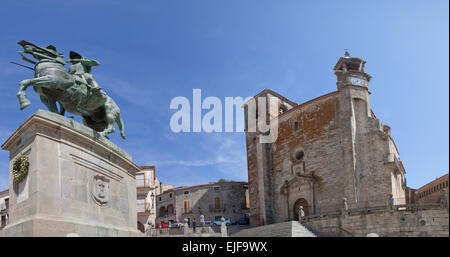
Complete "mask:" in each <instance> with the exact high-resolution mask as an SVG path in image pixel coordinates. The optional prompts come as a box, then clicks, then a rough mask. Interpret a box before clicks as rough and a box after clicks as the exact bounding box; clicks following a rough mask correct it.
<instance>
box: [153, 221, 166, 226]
mask: <svg viewBox="0 0 450 257" xmlns="http://www.w3.org/2000/svg"><path fill="white" fill-rule="evenodd" d="M168 227H169V223H165V222H164V221H161V225H160V224H156V225H155V228H168Z"/></svg>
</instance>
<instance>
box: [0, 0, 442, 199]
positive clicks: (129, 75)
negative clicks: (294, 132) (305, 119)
mask: <svg viewBox="0 0 450 257" xmlns="http://www.w3.org/2000/svg"><path fill="white" fill-rule="evenodd" d="M448 21H449V14H448V1H447V0H442V1H441V0H433V1H415V0H408V1H400V0H397V1H356V0H355V1H263V0H258V1H250V0H247V1H242V0H238V1H235V0H227V1H225V0H221V1H218V0H216V1H211V0H205V1H195V0H190V1H181V0H177V1H171V0H161V1H148V0H147V1H126V2H125V1H76V2H75V1H64V2H63V1H44V0H40V1H5V0H3V1H1V3H0V29H1V30H0V31H1V34H0V45H1V47H0V67H1V69H0V90H1V92H2V93H1V94H0V102H1V109H0V117H1V121H0V141H1V142H4V141H5V140H6V138H7V137H8V136H9V135H10V134H11V133H12V132H13V131H14V130H15V129H16V128H17V127H18V126H19V125H20V124H21V123H22V122H23V121H24V120H25V119H26V118H27V117H29V116H30V115H31V114H32V113H33V112H35V111H36V110H37V109H38V108H43V109H45V106H44V105H43V104H42V103H41V102H40V100H39V98H38V95H37V94H36V93H35V92H34V91H33V90H32V89H28V91H27V94H28V96H29V98H30V100H31V102H32V104H31V106H30V107H28V108H27V109H25V110H24V111H20V110H19V103H18V100H17V98H16V96H15V94H16V91H17V84H18V82H19V81H21V80H22V79H26V78H30V77H31V76H32V72H31V71H29V70H27V69H23V68H20V67H18V66H15V65H12V64H10V63H9V62H10V61H19V60H20V56H19V55H18V54H17V51H19V50H20V46H19V45H17V44H16V43H17V42H18V41H20V40H22V39H24V40H27V41H30V42H33V43H35V44H37V45H41V46H46V45H48V44H53V45H55V46H56V47H57V48H58V51H59V52H62V53H64V54H65V56H66V59H67V57H68V53H69V51H70V50H75V51H77V52H79V53H80V54H82V55H84V56H86V57H89V58H93V59H96V60H99V61H100V62H101V66H99V67H94V69H93V75H94V76H95V78H96V80H97V81H98V83H99V84H100V85H101V86H102V87H103V88H104V89H105V91H106V92H107V93H108V94H109V95H111V96H112V97H113V98H114V99H115V101H116V102H117V103H118V105H119V107H120V108H121V111H122V116H123V118H124V122H125V127H126V134H127V139H126V140H122V139H121V138H120V136H119V134H118V133H115V135H113V136H111V140H112V141H113V142H114V143H116V144H117V145H118V146H120V147H121V148H123V149H124V150H126V151H127V152H129V153H130V154H131V155H132V156H133V160H134V161H135V162H136V163H137V164H138V165H153V164H154V165H156V168H157V176H158V177H159V178H160V179H161V180H162V181H163V182H164V183H169V184H174V185H175V186H180V185H193V184H198V183H207V182H210V181H216V180H218V179H219V178H226V179H233V180H247V163H246V149H245V136H244V134H243V133H180V134H175V133H173V132H172V131H171V130H170V127H169V122H170V117H171V115H172V114H173V113H174V112H175V111H173V110H170V109H169V104H170V100H171V99H172V98H174V97H176V96H185V97H187V98H188V99H191V101H192V89H194V88H201V89H202V97H203V98H204V97H207V96H216V97H219V98H220V99H222V100H223V99H224V98H225V97H227V96H228V97H234V96H241V97H247V96H253V95H255V94H257V93H259V92H260V91H261V90H263V89H265V88H269V89H272V90H274V91H276V92H278V93H280V94H281V95H283V96H286V97H287V98H289V99H291V100H293V101H296V102H298V103H302V102H305V101H308V100H310V99H312V98H315V97H318V96H321V95H323V94H326V93H329V92H332V91H335V90H336V84H335V83H336V78H335V75H334V74H333V70H332V69H333V66H334V65H335V63H336V62H337V60H338V58H339V57H340V56H342V55H343V53H344V49H349V52H350V54H351V55H352V56H358V57H361V58H363V59H365V60H366V61H367V64H366V71H367V72H368V73H369V74H371V75H372V76H373V79H372V81H371V83H370V90H371V92H372V95H371V107H372V109H373V110H374V112H375V114H376V115H377V118H379V119H381V121H382V122H383V124H386V125H389V126H391V128H392V134H393V137H394V139H395V141H396V144H397V146H398V148H399V151H400V158H401V159H402V161H403V163H404V166H405V168H406V170H407V181H408V185H409V186H412V187H418V186H421V185H423V184H425V183H427V182H428V181H430V180H433V179H434V178H436V177H438V176H441V175H443V174H445V173H447V172H448V169H449V159H448V155H449V136H448V135H449V118H448V117H449V113H448V112H449V91H448V90H449V73H448V69H449V67H448V66H449V52H448V49H449V34H448V30H449V28H448V24H449V22H448ZM76 120H78V121H79V120H80V119H79V118H76ZM8 159H9V157H8V153H7V152H6V151H0V190H1V189H6V188H7V187H8Z"/></svg>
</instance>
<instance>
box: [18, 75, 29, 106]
mask: <svg viewBox="0 0 450 257" xmlns="http://www.w3.org/2000/svg"><path fill="white" fill-rule="evenodd" d="M29 85H31V79H24V80H22V81H20V82H19V91H18V92H17V98H19V103H20V110H23V109H25V108H26V107H27V106H28V105H30V104H31V102H30V100H28V98H27V95H26V94H25V90H26V89H27V87H28V86H29Z"/></svg>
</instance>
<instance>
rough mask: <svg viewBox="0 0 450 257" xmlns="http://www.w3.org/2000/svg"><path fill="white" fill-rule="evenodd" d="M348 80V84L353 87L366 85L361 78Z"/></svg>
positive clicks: (349, 78)
mask: <svg viewBox="0 0 450 257" xmlns="http://www.w3.org/2000/svg"><path fill="white" fill-rule="evenodd" d="M348 80H349V82H350V84H352V85H355V86H365V85H366V81H365V80H364V79H362V78H358V77H348Z"/></svg>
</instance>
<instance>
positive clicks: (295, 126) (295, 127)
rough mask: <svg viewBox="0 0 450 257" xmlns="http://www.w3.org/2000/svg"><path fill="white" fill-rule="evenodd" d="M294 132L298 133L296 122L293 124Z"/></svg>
mask: <svg viewBox="0 0 450 257" xmlns="http://www.w3.org/2000/svg"><path fill="white" fill-rule="evenodd" d="M294 131H295V132H297V131H298V121H296V122H294Z"/></svg>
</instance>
